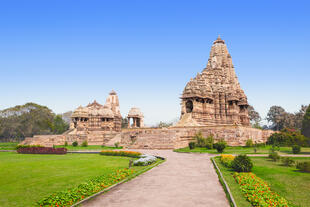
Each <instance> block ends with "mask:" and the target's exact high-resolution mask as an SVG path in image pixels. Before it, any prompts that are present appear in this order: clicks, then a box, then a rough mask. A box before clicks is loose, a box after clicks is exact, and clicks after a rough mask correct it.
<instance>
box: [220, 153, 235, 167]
mask: <svg viewBox="0 0 310 207" xmlns="http://www.w3.org/2000/svg"><path fill="white" fill-rule="evenodd" d="M234 159H235V156H233V155H223V154H222V155H221V158H220V160H221V163H222V164H223V165H225V166H226V167H228V168H231V166H232V162H233V160H234Z"/></svg>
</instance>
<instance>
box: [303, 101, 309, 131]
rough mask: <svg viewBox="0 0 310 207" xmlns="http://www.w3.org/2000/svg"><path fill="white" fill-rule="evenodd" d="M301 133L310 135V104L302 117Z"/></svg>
mask: <svg viewBox="0 0 310 207" xmlns="http://www.w3.org/2000/svg"><path fill="white" fill-rule="evenodd" d="M301 133H302V134H303V135H304V136H306V137H310V105H309V106H308V108H307V110H306V113H305V115H304V117H303V121H302V128H301Z"/></svg>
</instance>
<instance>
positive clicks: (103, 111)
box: [98, 107, 114, 118]
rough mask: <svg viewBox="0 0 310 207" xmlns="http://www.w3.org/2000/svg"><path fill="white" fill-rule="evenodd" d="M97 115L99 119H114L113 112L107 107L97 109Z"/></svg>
mask: <svg viewBox="0 0 310 207" xmlns="http://www.w3.org/2000/svg"><path fill="white" fill-rule="evenodd" d="M98 114H99V116H101V117H105V118H114V113H113V111H112V110H111V109H110V108H108V107H103V108H101V109H99V110H98Z"/></svg>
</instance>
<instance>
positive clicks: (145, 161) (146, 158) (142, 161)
mask: <svg viewBox="0 0 310 207" xmlns="http://www.w3.org/2000/svg"><path fill="white" fill-rule="evenodd" d="M156 160H157V158H156V157H155V156H152V155H141V158H139V159H137V160H135V161H134V162H133V165H135V166H146V165H150V164H152V163H154V162H156Z"/></svg>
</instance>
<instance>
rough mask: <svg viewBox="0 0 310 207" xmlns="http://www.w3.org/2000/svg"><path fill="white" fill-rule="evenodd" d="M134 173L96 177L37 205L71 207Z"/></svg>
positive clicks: (115, 172) (52, 195)
mask: <svg viewBox="0 0 310 207" xmlns="http://www.w3.org/2000/svg"><path fill="white" fill-rule="evenodd" d="M134 172H135V171H134V170H132V169H120V170H116V169H115V170H113V171H112V172H111V173H110V174H108V175H101V176H97V177H94V178H93V179H90V180H88V181H86V182H84V183H81V184H80V185H78V186H77V187H74V188H70V189H67V190H64V191H59V192H56V193H53V194H51V195H49V196H47V197H46V198H43V199H42V200H40V201H38V202H37V204H38V205H39V206H40V207H56V206H72V205H73V204H74V203H77V202H79V201H81V200H83V199H85V198H87V197H89V196H91V195H93V194H95V193H98V192H100V191H102V190H104V189H105V188H107V187H109V186H111V185H113V184H115V183H118V182H120V181H121V180H124V179H125V178H126V177H128V176H130V175H132V174H133V173H134Z"/></svg>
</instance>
